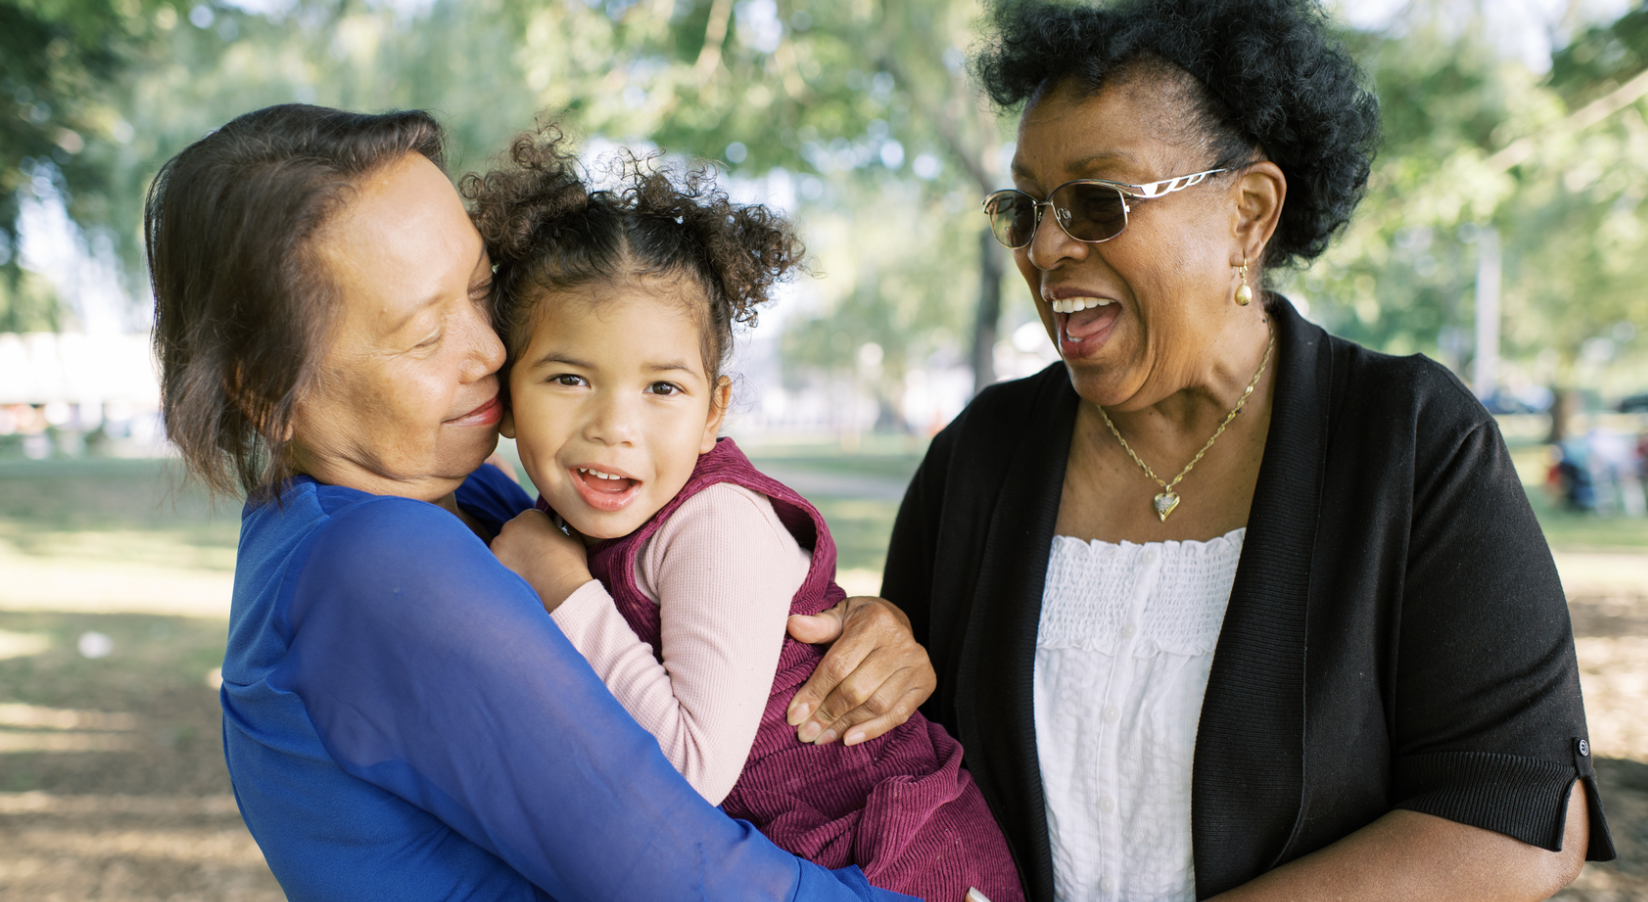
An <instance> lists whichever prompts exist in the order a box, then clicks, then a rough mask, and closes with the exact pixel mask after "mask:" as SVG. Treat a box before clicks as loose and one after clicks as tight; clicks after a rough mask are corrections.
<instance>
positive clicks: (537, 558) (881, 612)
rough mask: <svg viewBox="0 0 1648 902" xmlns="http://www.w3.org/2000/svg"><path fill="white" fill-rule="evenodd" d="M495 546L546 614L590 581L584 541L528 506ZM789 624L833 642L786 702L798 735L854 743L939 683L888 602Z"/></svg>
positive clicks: (795, 631)
mask: <svg viewBox="0 0 1648 902" xmlns="http://www.w3.org/2000/svg"><path fill="white" fill-rule="evenodd" d="M492 551H493V553H494V554H496V555H497V556H498V559H499V560H500V561H502V562H503V564H504V565H505V566H507V567H509V569H511V570H514V571H515V572H516V573H518V574H520V575H521V577H522V578H524V579H525V580H526V581H527V583H529V584H530V585H531V586H532V587H533V588H534V589H536V590H537V591H538V595H539V597H540V598H541V599H542V600H543V604H544V607H545V608H546V609H547V610H549V611H550V613H551V614H554V613H555V612H556V611H557V609H558V608H560V607H561V605H562V604H564V603H566V602H567V601H568V600H569V599H570V598H571V597H572V596H573V595H574V594H575V593H576V592H577V591H578V590H580V589H582V588H583V587H584V586H585V585H586V584H590V583H594V578H593V577H592V576H591V575H590V572H589V564H588V561H587V557H586V552H585V549H584V546H583V544H582V543H581V542H579V541H577V540H576V539H572V538H568V537H567V536H566V535H564V534H563V533H562V532H561V531H560V530H559V529H557V528H556V526H555V524H554V523H553V522H551V520H550V518H549V517H548V515H546V514H544V513H543V512H542V511H536V510H529V511H525V512H523V513H521V514H520V515H519V516H517V517H516V518H515V519H513V520H511V521H509V522H508V523H506V524H504V527H503V530H502V531H501V532H500V533H499V535H498V537H497V538H496V539H494V540H493V542H492ZM594 585H595V586H597V587H599V585H600V584H599V583H594ZM613 613H614V615H616V613H617V612H616V611H614V612H613ZM618 619H619V620H620V621H621V620H622V618H618ZM624 626H625V628H626V629H627V624H625V625H624ZM788 629H789V631H790V634H791V635H792V636H794V637H795V638H796V639H797V640H798V641H802V642H808V643H812V644H815V645H822V644H829V646H830V648H829V651H828V652H826V654H825V656H824V659H823V661H821V662H820V663H819V665H818V669H817V671H815V672H814V674H813V676H812V678H811V679H810V680H808V682H807V684H806V685H805V686H804V687H802V689H801V691H800V692H798V693H796V698H795V701H793V702H792V703H791V706H790V712H791V715H790V720H791V723H792V725H796V726H797V727H798V728H799V731H800V736H801V740H802V741H803V742H810V741H814V740H816V739H818V738H820V736H821V734H822V733H824V732H834V734H835V735H834V736H832V737H830V738H829V739H826V740H825V742H826V743H828V742H829V741H831V740H833V739H835V738H837V737H840V736H843V735H845V736H847V737H848V741H849V742H852V743H853V744H857V742H867V741H869V740H871V739H874V738H876V737H878V736H880V735H882V734H884V733H886V732H888V731H889V730H892V729H893V728H895V727H898V726H900V725H901V724H903V723H904V722H905V721H907V720H909V719H910V715H911V714H913V713H914V712H915V710H916V709H917V708H918V707H920V705H921V703H922V702H924V701H926V699H927V697H928V696H930V695H931V694H932V692H933V689H934V687H935V686H936V685H937V676H936V674H935V672H934V671H933V665H932V662H931V661H930V660H929V658H928V656H927V651H926V649H925V648H923V647H922V646H921V645H920V644H919V643H917V642H916V641H915V638H914V636H913V635H912V634H911V632H910V621H909V618H908V617H906V616H905V615H904V612H902V611H900V610H899V609H898V607H897V606H895V605H894V604H892V603H891V602H888V601H885V600H883V599H880V598H870V597H853V598H848V599H846V600H845V601H843V602H841V603H840V604H838V605H836V606H835V607H833V608H830V609H829V610H827V611H824V612H823V613H822V614H819V615H817V616H813V617H791V618H789V620H788ZM775 650H776V649H775ZM648 657H649V658H650V657H651V654H650V650H648ZM762 691H763V692H765V691H766V690H765V688H763V690H762ZM802 710H805V712H806V713H797V712H799V711H802ZM809 715H810V716H809ZM825 718H828V719H827V720H826V719H825Z"/></svg>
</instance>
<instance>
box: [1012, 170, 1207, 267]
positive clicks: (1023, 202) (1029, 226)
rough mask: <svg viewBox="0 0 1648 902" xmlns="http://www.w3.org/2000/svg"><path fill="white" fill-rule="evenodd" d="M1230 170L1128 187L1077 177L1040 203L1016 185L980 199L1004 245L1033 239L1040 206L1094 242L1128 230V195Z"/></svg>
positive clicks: (1154, 192)
mask: <svg viewBox="0 0 1648 902" xmlns="http://www.w3.org/2000/svg"><path fill="white" fill-rule="evenodd" d="M1229 171H1230V170H1229V169H1209V170H1207V171H1206V172H1197V173H1193V174H1191V175H1180V176H1175V177H1174V178H1170V179H1163V180H1161V181H1159V182H1151V183H1149V184H1148V185H1127V184H1123V183H1122V182H1111V181H1106V180H1105V179H1077V180H1075V181H1073V182H1065V183H1064V184H1062V185H1060V186H1058V187H1057V188H1054V189H1053V191H1052V193H1051V194H1048V195H1047V199H1046V200H1044V201H1037V200H1036V199H1035V198H1034V197H1031V196H1030V195H1028V194H1025V193H1024V192H1023V191H1020V190H1018V189H1017V188H1006V189H1003V190H1001V191H995V192H992V193H991V194H990V195H989V196H987V197H986V198H984V214H985V215H986V216H988V217H990V231H991V233H993V234H994V235H995V236H996V240H997V241H1000V242H1001V243H1002V244H1004V245H1006V246H1007V247H1010V248H1013V249H1014V250H1017V249H1019V248H1021V247H1025V246H1027V245H1028V244H1029V243H1030V242H1031V241H1032V240H1033V239H1034V238H1035V237H1036V226H1037V225H1039V224H1040V223H1041V211H1042V208H1043V207H1052V208H1053V218H1054V219H1055V220H1057V221H1058V223H1059V228H1061V229H1064V233H1065V234H1066V235H1069V236H1070V237H1071V238H1074V239H1076V240H1077V241H1081V242H1085V243H1087V244H1098V243H1099V242H1101V241H1109V240H1110V239H1112V238H1114V237H1116V236H1117V235H1120V234H1121V233H1122V229H1125V228H1127V214H1128V213H1129V212H1131V211H1132V207H1129V206H1128V204H1127V199H1128V198H1130V197H1131V198H1133V199H1134V200H1149V199H1151V198H1154V197H1162V196H1163V195H1167V194H1172V193H1173V192H1175V191H1183V190H1184V189H1186V188H1190V187H1193V186H1196V185H1199V184H1201V183H1202V182H1203V181H1205V180H1206V179H1207V177H1208V176H1210V175H1218V174H1219V173H1221V172H1229Z"/></svg>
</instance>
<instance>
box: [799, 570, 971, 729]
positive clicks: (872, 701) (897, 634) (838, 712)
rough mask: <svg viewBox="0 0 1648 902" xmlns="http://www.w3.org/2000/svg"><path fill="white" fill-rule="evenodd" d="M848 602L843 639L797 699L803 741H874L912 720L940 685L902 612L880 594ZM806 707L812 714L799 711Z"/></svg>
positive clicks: (924, 650)
mask: <svg viewBox="0 0 1648 902" xmlns="http://www.w3.org/2000/svg"><path fill="white" fill-rule="evenodd" d="M844 604H845V605H846V610H847V613H846V615H845V618H844V624H843V629H842V636H841V638H840V639H839V640H838V641H837V642H836V643H835V645H833V646H832V647H831V648H830V651H829V652H828V653H827V654H826V655H825V657H824V660H823V661H821V662H819V665H818V669H817V670H816V671H815V672H814V673H813V675H812V677H811V678H810V679H809V680H808V681H807V685H806V686H804V687H802V690H801V692H799V693H797V695H796V701H795V702H794V703H792V717H791V721H792V722H794V721H797V720H802V721H803V722H802V723H801V726H800V728H799V729H798V730H797V732H796V735H797V736H798V737H799V738H800V739H801V741H803V742H820V743H828V742H831V741H834V740H836V739H839V738H841V737H842V736H844V735H845V734H846V733H848V732H858V733H860V734H861V739H860V741H863V740H866V739H873V738H875V737H876V736H879V735H881V734H882V733H884V732H886V731H887V730H890V729H892V728H893V727H896V726H898V725H899V724H901V723H903V722H904V721H906V720H908V719H909V718H910V715H911V714H913V713H914V712H915V710H916V708H918V707H920V705H921V703H922V702H925V701H926V700H927V698H928V697H929V696H930V695H932V693H933V690H934V688H936V687H937V685H938V682H937V676H936V674H934V672H933V666H932V662H931V661H930V660H928V657H927V650H926V649H924V648H922V647H921V645H920V644H919V643H917V642H916V641H915V637H914V636H912V635H911V633H910V625H909V621H908V620H907V619H906V618H905V617H904V613H903V612H902V611H900V610H899V609H898V608H897V607H895V606H893V605H892V604H890V603H888V602H886V601H883V600H881V599H878V598H854V599H848V601H847V602H845V603H844ZM809 693H811V694H809ZM819 697H822V698H823V701H822V702H821V703H819V704H817V705H813V704H812V702H811V700H812V699H814V698H819ZM803 705H806V706H807V708H806V710H807V714H806V715H801V714H800V713H799V711H800V710H801V708H802V706H803ZM815 709H816V710H815ZM803 718H804V719H803ZM871 721H874V723H871ZM854 727H859V729H858V730H857V731H854V729H853V728H854Z"/></svg>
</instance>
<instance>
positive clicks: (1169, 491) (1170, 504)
mask: <svg viewBox="0 0 1648 902" xmlns="http://www.w3.org/2000/svg"><path fill="white" fill-rule="evenodd" d="M1266 331H1269V324H1268V323H1267V324H1266ZM1275 349H1276V333H1275V332H1270V343H1269V344H1267V345H1265V358H1264V359H1263V360H1261V361H1259V371H1258V372H1256V373H1254V374H1253V378H1252V379H1249V380H1248V383H1247V388H1245V389H1243V390H1242V396H1241V397H1240V398H1237V399H1236V406H1235V407H1232V408H1231V409H1230V413H1227V414H1225V418H1224V421H1223V422H1221V423H1220V424H1219V428H1218V429H1215V430H1213V436H1212V437H1211V438H1209V439H1208V440H1207V444H1205V445H1203V446H1202V450H1200V451H1197V452H1196V456H1195V457H1193V458H1191V459H1190V463H1187V464H1185V467H1184V469H1183V470H1180V471H1179V475H1177V476H1175V477H1173V481H1172V482H1163V481H1162V478H1161V477H1160V476H1157V475H1156V471H1155V470H1152V469H1150V465H1149V464H1147V463H1145V462H1144V461H1143V460H1141V459H1140V458H1139V455H1138V453H1137V452H1135V451H1134V450H1133V447H1132V446H1131V445H1129V444H1128V443H1127V439H1125V438H1122V434H1121V432H1120V431H1118V430H1117V429H1116V424H1115V423H1112V422H1110V415H1109V414H1107V413H1105V412H1104V408H1103V407H1100V408H1099V416H1101V417H1104V424H1105V425H1106V426H1109V427H1110V434H1111V435H1114V436H1115V437H1116V441H1118V442H1121V443H1122V450H1123V451H1126V452H1127V456H1128V457H1131V458H1133V462H1134V463H1136V464H1138V465H1139V467H1140V468H1142V469H1143V470H1144V475H1146V476H1149V477H1150V478H1151V479H1153V480H1155V482H1156V484H1157V485H1159V486H1161V487H1162V493H1161V494H1160V495H1157V496H1156V497H1155V498H1154V499H1152V500H1151V507H1153V508H1154V509H1155V511H1156V515H1157V516H1158V517H1161V518H1162V522H1164V523H1165V522H1167V515H1168V514H1171V513H1173V511H1174V509H1175V508H1177V507H1178V506H1179V496H1178V494H1177V493H1175V492H1174V491H1173V487H1174V486H1176V485H1178V484H1179V480H1181V479H1183V478H1185V476H1186V475H1187V474H1189V473H1190V471H1191V470H1192V469H1193V468H1194V467H1195V466H1196V465H1197V464H1198V463H1201V460H1202V455H1204V454H1206V453H1207V449H1209V448H1211V447H1213V443H1214V442H1216V441H1218V440H1219V436H1221V435H1224V434H1225V427H1226V426H1229V425H1230V421H1231V420H1234V419H1236V415H1237V414H1239V413H1241V412H1242V407H1243V406H1244V405H1246V404H1247V399H1248V397H1249V396H1250V395H1252V394H1253V388H1254V386H1256V385H1258V384H1259V377H1260V376H1263V375H1264V374H1265V367H1267V366H1269V365H1270V352H1271V351H1273V350H1275ZM1094 406H1097V405H1094Z"/></svg>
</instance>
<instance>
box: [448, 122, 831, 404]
mask: <svg viewBox="0 0 1648 902" xmlns="http://www.w3.org/2000/svg"><path fill="white" fill-rule="evenodd" d="M565 144H566V138H565V136H564V135H563V134H562V133H561V130H560V129H559V128H558V127H557V126H555V125H553V124H551V125H548V126H545V127H543V128H541V129H539V130H538V131H536V132H530V133H527V134H523V135H519V136H517V137H516V138H515V140H514V142H513V143H512V144H511V145H510V149H509V163H508V165H506V166H505V167H504V168H500V169H494V170H493V171H491V172H488V173H486V174H485V175H480V174H477V173H470V174H468V175H466V176H464V177H463V180H462V182H461V183H460V186H459V190H460V191H461V192H462V194H463V195H464V197H465V198H467V199H468V200H469V201H470V202H471V216H472V217H473V218H474V220H475V226H476V228H478V229H480V232H481V237H482V238H483V239H484V240H485V241H486V249H487V253H488V254H490V255H491V257H492V262H493V263H494V264H495V266H496V272H495V273H494V275H493V292H494V295H493V297H494V309H493V324H494V325H495V326H497V328H498V329H499V331H500V332H502V333H503V335H504V342H505V344H506V345H507V346H508V347H509V356H510V359H511V360H512V361H513V360H514V359H515V358H516V357H517V356H519V354H520V353H521V352H522V351H523V350H524V349H525V347H526V344H527V342H528V340H529V337H530V330H531V326H532V312H533V308H534V306H535V303H536V302H537V301H539V300H540V299H541V298H542V296H543V294H544V293H545V292H548V291H556V292H563V291H568V290H572V289H576V288H579V287H581V286H587V285H592V284H613V283H621V282H623V281H625V280H628V279H635V278H641V277H646V276H663V277H682V278H685V279H687V280H689V282H690V284H691V285H692V286H693V287H695V288H697V289H698V290H699V292H700V293H701V294H702V296H703V300H704V301H705V302H706V303H703V304H697V305H694V306H695V307H696V308H697V309H696V310H695V311H694V312H695V314H696V316H697V319H698V323H699V336H700V341H701V350H702V353H703V358H704V370H705V372H706V373H708V374H709V376H710V378H711V380H715V379H717V378H719V377H720V375H721V367H722V366H723V365H724V364H725V363H726V360H727V358H728V356H730V354H731V353H732V328H733V324H734V323H751V324H753V323H754V322H755V319H756V309H755V308H756V306H757V305H759V304H761V303H764V302H765V301H766V300H767V299H768V298H767V292H768V290H769V289H770V288H771V287H772V286H773V284H774V283H775V282H777V281H778V280H780V279H782V278H784V277H785V276H788V275H790V274H791V273H793V272H794V271H795V270H797V269H799V268H800V267H801V261H802V256H803V254H804V250H803V248H802V245H801V242H800V240H799V239H797V238H796V236H795V232H794V230H793V229H792V228H791V226H790V224H789V223H788V222H787V221H785V220H784V219H783V217H781V216H779V215H778V214H776V213H774V212H772V211H771V210H769V209H767V208H766V207H764V206H761V205H759V204H751V205H739V204H734V203H732V202H731V201H730V200H728V199H727V195H726V194H725V193H724V192H722V191H720V190H718V189H716V187H715V178H714V172H713V170H710V169H707V168H704V169H692V170H687V171H684V172H683V171H679V170H677V169H674V168H671V167H669V166H666V165H664V164H662V163H661V162H660V161H659V160H658V158H657V157H656V156H653V157H635V156H623V157H621V158H619V160H618V161H617V162H616V163H615V164H614V174H615V175H616V176H617V177H618V179H619V181H620V187H619V188H618V189H617V190H611V191H608V190H601V191H595V190H591V188H590V187H589V185H588V184H587V183H586V181H585V179H584V178H583V177H582V176H581V175H580V167H579V165H578V161H577V158H576V157H575V156H574V155H573V154H572V153H571V152H570V151H568V150H566V149H565Z"/></svg>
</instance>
